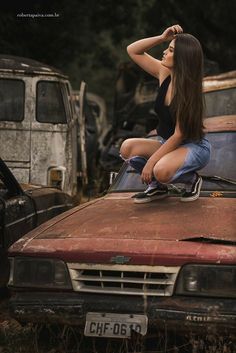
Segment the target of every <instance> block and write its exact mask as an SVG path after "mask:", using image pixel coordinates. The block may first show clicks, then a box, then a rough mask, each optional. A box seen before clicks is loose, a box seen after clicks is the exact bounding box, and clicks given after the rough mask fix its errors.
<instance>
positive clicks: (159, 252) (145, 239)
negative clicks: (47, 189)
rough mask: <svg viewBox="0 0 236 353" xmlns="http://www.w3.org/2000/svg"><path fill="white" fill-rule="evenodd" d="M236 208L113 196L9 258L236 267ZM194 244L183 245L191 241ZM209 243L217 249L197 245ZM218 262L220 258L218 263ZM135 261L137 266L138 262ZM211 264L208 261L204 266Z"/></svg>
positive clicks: (52, 224) (53, 226) (224, 201)
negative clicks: (126, 258)
mask: <svg viewBox="0 0 236 353" xmlns="http://www.w3.org/2000/svg"><path fill="white" fill-rule="evenodd" d="M235 211H236V203H235V200H234V199H230V198H209V197H208V198H200V199H199V200H197V201H196V202H190V203H181V202H180V201H179V199H178V198H169V199H165V200H161V201H157V202H152V203H149V204H140V205H137V204H134V203H133V200H132V199H130V194H111V195H107V196H106V197H104V198H101V199H97V200H94V201H92V202H90V203H87V204H84V205H82V206H79V207H77V208H74V209H73V210H70V211H68V212H66V213H64V214H63V215H61V216H58V217H56V218H54V219H52V220H51V221H49V222H47V223H45V224H44V225H42V226H40V227H38V228H37V229H35V230H34V231H32V232H31V233H29V234H28V235H26V236H25V237H24V238H22V239H21V240H19V241H18V242H17V243H15V244H14V245H13V246H12V247H11V249H10V253H11V254H16V253H18V254H19V251H20V252H21V253H20V255H34V256H48V257H49V256H50V257H51V256H54V257H60V258H63V259H65V260H67V261H86V262H87V261H90V262H91V261H92V262H98V261H102V262H104V261H107V258H108V257H109V258H111V256H114V255H117V254H119V255H120V254H122V255H131V254H132V256H133V255H135V256H134V258H133V263H135V262H136V260H137V262H138V263H139V264H140V262H142V263H146V261H147V259H149V260H148V261H149V262H150V256H151V258H152V261H153V263H154V262H155V263H157V262H161V261H162V260H163V258H165V259H166V260H167V262H168V264H170V263H171V264H173V263H177V262H178V260H177V259H179V260H180V259H181V262H182V261H185V262H186V261H191V262H193V261H196V256H197V257H198V258H201V259H202V260H201V261H218V260H219V259H220V258H222V256H223V258H224V260H227V259H228V261H229V262H232V260H233V261H236V247H235V246H225V245H222V244H217V240H222V241H223V240H224V241H231V242H234V241H236V233H235V229H236V219H235V217H234V215H235ZM191 238H192V240H193V241H190V242H189V241H184V240H186V239H191ZM196 238H198V239H199V238H200V239H201V238H211V239H214V240H215V241H216V244H206V243H202V242H197V241H195V240H196ZM219 256H220V257H219ZM135 259H136V260H135ZM206 259H207V260H206Z"/></svg>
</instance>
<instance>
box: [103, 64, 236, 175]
mask: <svg viewBox="0 0 236 353" xmlns="http://www.w3.org/2000/svg"><path fill="white" fill-rule="evenodd" d="M157 90H158V84H157V80H156V79H154V78H153V77H152V76H150V75H148V74H147V73H145V72H143V71H141V70H140V69H139V68H138V67H136V66H134V65H133V64H132V63H127V65H123V66H121V68H120V70H119V76H118V79H117V85H116V96H115V106H114V119H113V125H112V127H111V129H110V132H109V134H108V135H109V136H108V141H107V143H106V145H105V146H104V148H103V150H102V153H101V164H102V165H103V167H104V168H105V169H107V170H109V171H116V172H117V171H118V170H119V169H120V167H121V165H122V163H123V160H122V159H121V158H120V154H119V149H120V145H121V143H122V142H123V141H124V140H125V139H126V138H129V137H145V136H147V135H149V134H150V132H151V133H152V130H153V129H155V128H156V127H157V126H158V118H157V115H156V113H155V112H154V109H153V107H154V101H155V98H156V94H157ZM203 94H204V98H205V106H206V117H212V116H219V115H229V114H235V111H236V71H235V70H234V71H229V72H225V73H221V74H217V75H214V76H213V75H211V76H206V77H204V80H203Z"/></svg>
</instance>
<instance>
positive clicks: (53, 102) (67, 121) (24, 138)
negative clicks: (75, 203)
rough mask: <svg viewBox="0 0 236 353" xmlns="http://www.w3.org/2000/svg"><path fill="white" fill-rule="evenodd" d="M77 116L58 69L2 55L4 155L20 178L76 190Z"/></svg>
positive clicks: (0, 113)
mask: <svg viewBox="0 0 236 353" xmlns="http://www.w3.org/2000/svg"><path fill="white" fill-rule="evenodd" d="M77 120H78V116H77V114H76V112H75V105H74V101H73V96H72V90H71V85H70V82H69V80H68V77H66V76H65V75H64V74H63V73H61V72H60V71H59V70H57V69H55V68H53V67H50V66H48V65H45V64H42V63H40V62H37V61H35V60H31V59H27V58H21V57H15V56H9V55H0V146H1V158H2V159H3V160H4V161H6V162H7V164H8V166H9V168H10V169H11V170H12V171H13V173H14V175H15V176H16V178H17V179H18V181H19V182H23V183H33V184H42V185H48V186H56V187H59V188H60V189H61V190H63V191H64V192H67V193H68V194H70V195H75V194H76V192H77V176H78V175H77V172H78V170H77V149H78V144H77V126H78V123H77Z"/></svg>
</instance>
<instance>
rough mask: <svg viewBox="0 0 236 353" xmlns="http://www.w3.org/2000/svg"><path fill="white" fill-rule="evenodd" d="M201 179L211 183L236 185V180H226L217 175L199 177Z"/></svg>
mask: <svg viewBox="0 0 236 353" xmlns="http://www.w3.org/2000/svg"><path fill="white" fill-rule="evenodd" d="M201 177H202V178H203V180H206V181H213V182H216V183H217V182H221V183H222V182H223V183H227V184H232V185H236V180H233V179H228V178H223V177H220V176H218V175H201Z"/></svg>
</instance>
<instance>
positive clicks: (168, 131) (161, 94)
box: [154, 76, 175, 139]
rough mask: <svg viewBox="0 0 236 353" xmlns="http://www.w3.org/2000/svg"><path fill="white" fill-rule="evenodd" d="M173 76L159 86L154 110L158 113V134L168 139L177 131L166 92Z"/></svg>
mask: <svg viewBox="0 0 236 353" xmlns="http://www.w3.org/2000/svg"><path fill="white" fill-rule="evenodd" d="M170 81H171V77H170V76H167V77H166V79H165V80H164V81H163V82H162V84H161V86H160V87H159V90H158V94H157V97H156V101H155V105H154V110H155V112H156V113H157V116H158V121H159V124H158V126H157V134H158V135H159V136H161V137H163V138H164V139H168V138H169V137H170V136H171V135H173V133H174V131H175V118H174V117H173V116H172V114H171V112H170V106H168V105H165V97H166V92H167V89H168V87H169V84H170Z"/></svg>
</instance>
